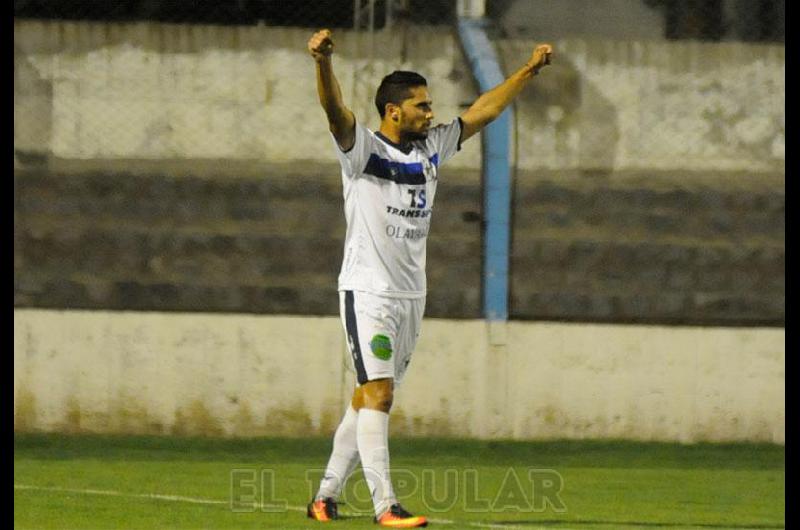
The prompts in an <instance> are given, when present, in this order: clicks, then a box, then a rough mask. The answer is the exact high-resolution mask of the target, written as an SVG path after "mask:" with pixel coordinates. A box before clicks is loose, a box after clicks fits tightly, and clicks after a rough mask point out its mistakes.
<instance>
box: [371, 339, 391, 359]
mask: <svg viewBox="0 0 800 530" xmlns="http://www.w3.org/2000/svg"><path fill="white" fill-rule="evenodd" d="M369 347H370V348H372V353H374V354H375V357H377V358H378V359H380V360H382V361H388V360H389V359H391V358H392V342H391V341H390V340H389V337H387V336H386V335H375V336H374V337H372V340H371V341H370V342H369Z"/></svg>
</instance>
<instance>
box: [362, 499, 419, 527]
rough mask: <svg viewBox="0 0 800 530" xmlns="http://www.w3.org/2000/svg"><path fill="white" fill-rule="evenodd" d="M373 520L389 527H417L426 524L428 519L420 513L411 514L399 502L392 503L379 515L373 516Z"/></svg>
mask: <svg viewBox="0 0 800 530" xmlns="http://www.w3.org/2000/svg"><path fill="white" fill-rule="evenodd" d="M375 522H376V523H378V524H379V525H381V526H388V527H390V528H419V527H422V526H428V520H427V519H425V517H423V516H421V515H411V514H410V513H408V512H407V511H405V510H404V509H403V507H402V506H400V505H399V504H392V506H391V507H390V508H389V509H388V510H386V512H385V513H384V514H383V515H381V516H380V517H376V518H375Z"/></svg>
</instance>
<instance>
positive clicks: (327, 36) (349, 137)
mask: <svg viewBox="0 0 800 530" xmlns="http://www.w3.org/2000/svg"><path fill="white" fill-rule="evenodd" d="M308 52H309V53H310V54H311V56H312V57H313V58H314V62H315V63H316V64H317V93H318V94H319V103H320V105H322V109H323V110H324V111H325V114H326V115H327V116H328V126H329V128H330V130H331V133H333V136H334V138H336V143H338V144H339V147H341V148H342V150H343V151H349V150H350V149H351V148H352V147H353V144H354V143H355V140H356V117H355V115H354V114H353V111H351V110H350V109H348V108H347V107H346V106H345V104H344V101H342V89H341V88H340V87H339V82H338V81H337V80H336V76H335V75H334V74H333V65H332V64H331V55H332V54H333V39H332V38H331V32H330V30H327V29H323V30H322V31H318V32H316V33H314V35H312V36H311V38H310V39H309V40H308Z"/></svg>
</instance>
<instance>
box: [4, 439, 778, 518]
mask: <svg viewBox="0 0 800 530" xmlns="http://www.w3.org/2000/svg"><path fill="white" fill-rule="evenodd" d="M329 447H330V440H329V439H327V438H326V439H320V438H312V439H251V440H219V439H203V438H167V437H143V436H142V437H130V436H126V437H111V436H58V435H38V434H37V435H32V434H26V435H21V434H17V435H15V437H14V526H15V528H19V529H37V530H39V529H50V528H59V529H106V528H109V529H110V528H114V529H117V528H119V529H134V528H136V529H148V530H153V529H161V528H169V529H199V528H208V529H233V528H236V529H249V528H253V529H256V528H257V529H270V528H281V529H300V528H312V529H313V528H321V527H324V528H332V529H342V530H344V529H350V528H376V526H374V525H373V524H372V519H371V514H370V513H369V506H370V503H369V501H368V499H367V494H366V487H365V485H364V481H363V476H362V474H361V472H360V471H358V472H357V473H356V474H355V475H354V476H353V477H352V478H351V480H350V481H349V483H348V487H347V488H346V491H345V502H346V504H345V505H344V506H342V507H341V511H342V513H343V514H344V515H345V516H346V517H345V518H344V519H343V520H341V521H336V522H333V523H328V524H325V525H323V524H322V523H317V522H314V521H309V520H308V519H306V518H305V504H306V502H308V498H309V496H310V495H311V491H312V489H315V488H316V486H317V484H318V483H317V480H318V477H319V476H320V475H321V472H322V469H321V468H322V467H324V465H325V463H326V460H327V456H328V451H329ZM390 449H391V453H392V468H393V470H395V472H394V478H395V487H396V490H397V494H398V497H399V498H400V500H401V502H402V503H403V504H404V506H405V507H406V508H408V509H409V510H410V511H412V512H415V513H421V514H425V515H428V516H429V517H430V518H431V519H432V521H433V522H432V524H431V525H430V527H441V528H453V529H455V528H465V529H468V528H498V529H514V528H521V529H526V530H531V529H536V528H540V529H551V530H552V529H555V530H573V529H576V530H577V529H582V530H583V529H595V530H608V529H622V530H633V529H648V530H652V529H662V528H663V529H670V530H686V529H709V528H713V529H727V528H731V529H746V528H753V529H763V528H784V525H785V523H784V513H785V501H784V492H785V490H784V465H785V460H784V459H785V451H784V448H783V447H779V446H773V445H752V444H747V445H745V444H731V445H727V444H726V445H716V444H700V445H691V446H681V445H674V444H657V443H632V442H569V441H564V442H537V443H523V442H482V441H462V440H427V439H397V438H392V439H391V441H390ZM532 469H533V470H538V471H534V472H533V474H530V470H532ZM307 477H311V478H310V479H309V478H307Z"/></svg>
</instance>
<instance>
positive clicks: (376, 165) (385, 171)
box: [364, 153, 439, 184]
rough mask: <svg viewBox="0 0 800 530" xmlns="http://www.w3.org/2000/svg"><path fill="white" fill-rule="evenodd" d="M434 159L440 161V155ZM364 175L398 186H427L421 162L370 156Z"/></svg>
mask: <svg viewBox="0 0 800 530" xmlns="http://www.w3.org/2000/svg"><path fill="white" fill-rule="evenodd" d="M432 158H433V159H435V160H436V162H438V160H439V157H438V155H434V156H433V157H432ZM432 161H433V160H432ZM436 162H434V164H436ZM364 173H366V174H368V175H372V176H374V177H378V178H380V179H386V180H391V181H392V182H396V183H398V184H425V173H424V171H423V168H422V164H420V163H419V162H411V163H404V162H394V161H392V160H387V159H385V158H381V157H379V156H378V155H376V154H375V153H373V154H371V155H370V157H369V161H368V162H367V167H366V168H364Z"/></svg>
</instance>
